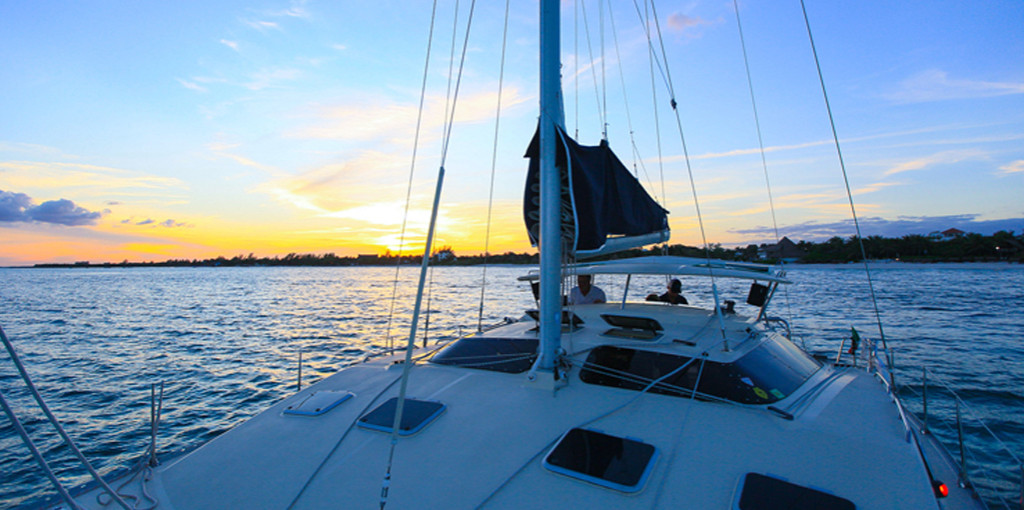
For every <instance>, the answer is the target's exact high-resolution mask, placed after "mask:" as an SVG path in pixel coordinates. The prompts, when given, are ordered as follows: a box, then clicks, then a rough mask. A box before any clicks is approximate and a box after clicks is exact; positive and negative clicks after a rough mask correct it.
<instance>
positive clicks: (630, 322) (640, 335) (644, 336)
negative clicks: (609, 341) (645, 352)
mask: <svg viewBox="0 0 1024 510" xmlns="http://www.w3.org/2000/svg"><path fill="white" fill-rule="evenodd" d="M601 318H602V319H604V321H605V322H607V323H608V325H609V326H612V329H609V330H608V331H605V332H604V334H605V335H607V336H614V337H619V338H630V339H636V340H654V339H655V338H658V336H659V335H658V332H659V331H661V330H662V329H663V328H662V327H661V323H659V322H658V321H656V320H654V319H649V318H647V317H632V316H629V315H611V314H601Z"/></svg>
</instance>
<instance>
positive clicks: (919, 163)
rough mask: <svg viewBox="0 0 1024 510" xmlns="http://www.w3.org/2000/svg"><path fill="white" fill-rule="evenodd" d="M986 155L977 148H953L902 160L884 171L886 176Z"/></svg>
mask: <svg viewBox="0 0 1024 510" xmlns="http://www.w3.org/2000/svg"><path fill="white" fill-rule="evenodd" d="M986 157H987V155H986V154H985V153H984V152H982V151H978V150H974V149H968V150H955V151H942V152H938V153H935V154H932V155H931V156H925V157H923V158H916V159H912V160H909V161H904V162H903V163H900V164H898V165H896V166H894V167H892V168H890V169H888V170H886V171H885V175H886V176H890V175H894V174H898V173H903V172H909V171H911V170H922V169H924V168H927V167H929V166H932V165H938V164H951V163H959V162H961V161H968V160H980V159H985V158H986Z"/></svg>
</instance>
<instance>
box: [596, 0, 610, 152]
mask: <svg viewBox="0 0 1024 510" xmlns="http://www.w3.org/2000/svg"><path fill="white" fill-rule="evenodd" d="M604 5H605V2H603V1H602V0H597V20H598V23H597V24H598V32H599V34H600V36H601V108H602V109H603V110H604V111H605V116H604V123H603V124H602V125H601V132H602V134H603V136H602V138H604V139H605V140H608V114H607V112H608V78H607V76H606V74H605V67H606V66H605V62H607V59H605V57H604V41H605V35H604Z"/></svg>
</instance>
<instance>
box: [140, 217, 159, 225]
mask: <svg viewBox="0 0 1024 510" xmlns="http://www.w3.org/2000/svg"><path fill="white" fill-rule="evenodd" d="M154 223H156V221H153V219H151V218H150V219H145V220H142V221H140V222H138V223H136V225H152V224H154Z"/></svg>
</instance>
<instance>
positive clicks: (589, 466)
mask: <svg viewBox="0 0 1024 510" xmlns="http://www.w3.org/2000/svg"><path fill="white" fill-rule="evenodd" d="M657 457H658V450H657V448H655V447H654V446H652V445H649V444H647V443H644V442H641V441H637V440H635V439H629V438H623V437H617V436H611V435H608V434H604V433H602V432H597V431H595V430H588V429H571V430H569V432H566V433H565V435H564V436H562V439H560V440H559V441H558V444H557V445H555V447H554V448H553V449H552V450H551V452H550V453H548V455H547V457H545V458H544V467H545V468H547V469H549V470H551V471H554V472H556V473H559V474H563V475H566V476H570V477H573V478H576V479H579V480H583V481H585V482H589V483H592V484H595V485H600V486H602V487H607V488H609V489H615V490H618V491H622V492H639V491H640V490H642V489H643V487H644V484H645V483H646V482H647V478H648V477H649V476H650V474H651V470H652V469H653V468H654V461H655V460H656V459H657Z"/></svg>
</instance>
